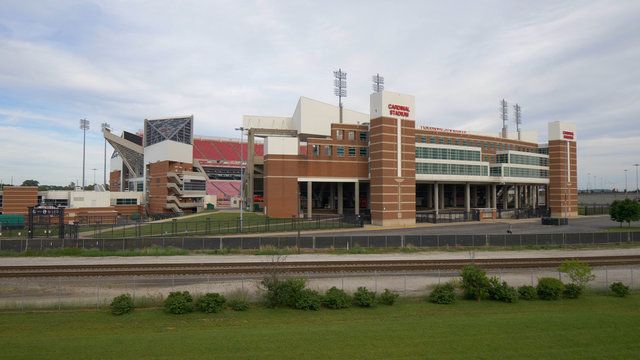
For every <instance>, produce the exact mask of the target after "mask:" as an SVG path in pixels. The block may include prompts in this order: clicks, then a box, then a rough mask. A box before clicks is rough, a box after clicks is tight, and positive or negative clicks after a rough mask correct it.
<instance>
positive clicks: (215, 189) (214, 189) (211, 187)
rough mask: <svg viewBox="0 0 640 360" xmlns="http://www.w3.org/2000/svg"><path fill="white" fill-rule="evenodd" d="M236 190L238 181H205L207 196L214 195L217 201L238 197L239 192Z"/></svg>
mask: <svg viewBox="0 0 640 360" xmlns="http://www.w3.org/2000/svg"><path fill="white" fill-rule="evenodd" d="M238 189H240V181H224V180H210V181H207V194H208V195H216V196H217V197H218V199H225V198H232V197H237V196H238V195H240V190H238Z"/></svg>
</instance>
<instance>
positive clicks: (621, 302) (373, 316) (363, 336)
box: [0, 294, 640, 359]
mask: <svg viewBox="0 0 640 360" xmlns="http://www.w3.org/2000/svg"><path fill="white" fill-rule="evenodd" d="M639 330H640V295H638V294H635V295H632V296H630V297H627V298H614V297H611V296H603V295H589V296H584V297H582V298H581V299H579V300H562V301H556V302H546V301H540V300H539V301H533V302H526V301H521V302H519V303H516V304H503V303H498V302H491V301H484V302H481V303H477V302H474V301H459V302H458V303H457V304H456V305H449V306H448V305H434V304H430V303H426V302H424V301H420V302H408V301H404V302H401V303H399V304H396V305H394V306H393V307H388V306H383V305H379V306H377V307H375V308H373V309H359V308H351V309H347V310H322V311H319V312H304V311H297V310H288V309H279V310H269V309H251V310H249V311H247V312H239V313H238V312H232V311H230V310H225V311H223V312H222V313H219V314H204V313H193V314H189V315H169V314H164V313H163V312H162V311H161V310H145V311H136V312H134V313H133V314H130V315H125V316H120V317H116V316H112V315H111V314H109V313H105V312H74V313H27V314H0V338H1V339H2V343H3V346H2V348H3V349H2V353H1V354H2V355H1V356H0V357H2V358H6V359H34V358H51V359H203V358H207V359H223V358H224V359H463V358H464V359H468V358H472V359H525V358H527V359H631V358H636V357H637V356H638V352H639V351H640V341H638V339H639V336H640V335H638V334H639V333H640V332H639Z"/></svg>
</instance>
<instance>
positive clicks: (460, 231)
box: [305, 216, 640, 235]
mask: <svg viewBox="0 0 640 360" xmlns="http://www.w3.org/2000/svg"><path fill="white" fill-rule="evenodd" d="M509 225H511V231H512V232H513V233H514V234H552V233H584V232H597V231H602V230H604V229H606V228H609V227H613V226H619V223H616V222H614V221H612V220H611V219H610V218H609V216H582V217H578V218H572V219H569V224H568V225H564V226H553V225H542V224H541V220H540V219H539V218H538V219H525V220H496V221H495V222H488V221H487V222H466V223H455V224H417V225H416V226H415V227H410V228H381V227H376V226H370V225H366V226H365V227H364V228H363V229H358V230H349V231H340V232H332V233H333V234H335V235H453V234H456V235H485V234H486V235H495V234H505V233H506V232H507V228H508V227H509ZM623 226H626V224H624V225H623ZM631 226H640V222H632V223H631ZM307 234H311V233H305V235H307Z"/></svg>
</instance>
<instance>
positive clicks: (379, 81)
mask: <svg viewBox="0 0 640 360" xmlns="http://www.w3.org/2000/svg"><path fill="white" fill-rule="evenodd" d="M372 80H373V86H372V87H371V88H372V89H373V92H377V93H379V92H380V91H382V90H384V77H383V76H380V74H375V75H373V76H372Z"/></svg>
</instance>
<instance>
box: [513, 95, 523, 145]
mask: <svg viewBox="0 0 640 360" xmlns="http://www.w3.org/2000/svg"><path fill="white" fill-rule="evenodd" d="M513 112H514V115H515V117H516V129H517V130H518V140H521V139H520V125H522V112H521V111H520V105H518V104H515V105H513Z"/></svg>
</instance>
